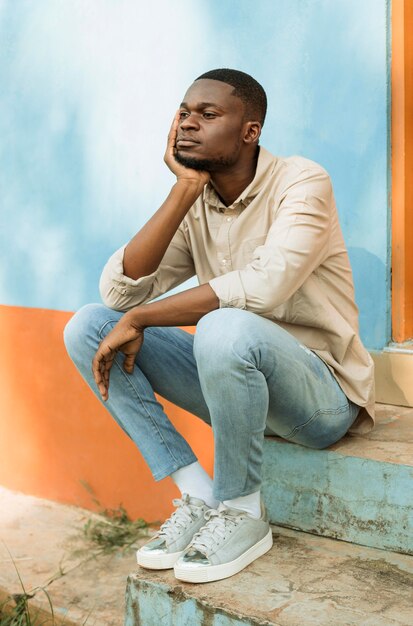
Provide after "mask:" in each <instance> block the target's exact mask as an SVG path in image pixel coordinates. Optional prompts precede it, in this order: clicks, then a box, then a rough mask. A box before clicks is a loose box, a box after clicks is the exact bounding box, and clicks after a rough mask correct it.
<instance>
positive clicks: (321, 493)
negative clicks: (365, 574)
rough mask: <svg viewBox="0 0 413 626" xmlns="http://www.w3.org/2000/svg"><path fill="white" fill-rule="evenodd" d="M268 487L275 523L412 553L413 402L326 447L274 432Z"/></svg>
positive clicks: (382, 411) (267, 450) (268, 450)
mask: <svg viewBox="0 0 413 626" xmlns="http://www.w3.org/2000/svg"><path fill="white" fill-rule="evenodd" d="M263 494H264V499H265V502H266V505H267V510H268V514H269V517H270V520H271V522H272V523H273V524H278V525H280V526H287V527H290V528H295V529H298V530H303V531H306V532H310V533H314V534H317V535H322V536H327V537H332V538H335V539H341V540H344V541H349V542H352V543H357V544H361V545H364V546H370V547H375V548H382V549H386V550H392V551H395V552H402V553H405V554H413V410H412V409H406V408H401V407H388V406H385V405H381V406H379V407H378V420H377V426H376V428H375V429H374V430H373V431H372V432H371V433H369V434H367V435H363V436H354V435H352V436H346V437H344V438H343V439H342V440H341V441H340V442H339V443H337V444H335V445H334V446H331V447H330V448H327V449H325V450H313V449H310V448H306V447H304V446H300V445H296V444H292V443H289V442H286V441H284V440H282V439H279V438H267V439H266V441H265V447H264V465H263Z"/></svg>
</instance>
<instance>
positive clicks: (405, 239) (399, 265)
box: [391, 0, 413, 342]
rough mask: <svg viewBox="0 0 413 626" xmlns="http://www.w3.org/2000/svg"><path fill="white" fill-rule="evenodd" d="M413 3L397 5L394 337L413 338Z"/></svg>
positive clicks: (394, 49)
mask: <svg viewBox="0 0 413 626" xmlns="http://www.w3.org/2000/svg"><path fill="white" fill-rule="evenodd" d="M412 32H413V2H412V0H393V2H392V77H391V80H392V133H391V140H392V336H393V339H394V341H396V342H403V341H406V340H408V339H412V338H413V38H412Z"/></svg>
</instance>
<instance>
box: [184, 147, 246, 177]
mask: <svg viewBox="0 0 413 626" xmlns="http://www.w3.org/2000/svg"><path fill="white" fill-rule="evenodd" d="M175 159H176V160H177V161H178V163H180V164H181V165H183V166H184V167H187V168H189V169H191V170H198V171H201V170H202V171H204V172H222V170H225V169H227V168H228V167H231V166H232V165H234V164H235V163H236V162H237V160H238V150H237V151H234V153H233V154H231V155H229V156H227V157H218V158H217V159H202V158H200V159H197V158H195V157H190V156H188V157H186V156H183V155H182V154H180V153H179V151H178V150H177V151H176V152H175Z"/></svg>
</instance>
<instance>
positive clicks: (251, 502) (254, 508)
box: [223, 491, 261, 519]
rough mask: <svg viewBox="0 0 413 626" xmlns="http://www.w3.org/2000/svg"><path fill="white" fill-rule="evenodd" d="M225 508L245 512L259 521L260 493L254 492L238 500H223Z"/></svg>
mask: <svg viewBox="0 0 413 626" xmlns="http://www.w3.org/2000/svg"><path fill="white" fill-rule="evenodd" d="M223 503H224V504H225V506H228V507H230V508H231V509H239V510H240V511H245V512H246V513H248V515H251V517H255V518H256V519H259V518H260V517H261V492H260V491H256V492H255V493H250V494H248V496H240V497H239V498H233V499H232V500H224V502H223Z"/></svg>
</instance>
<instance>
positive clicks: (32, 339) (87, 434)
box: [0, 306, 213, 521]
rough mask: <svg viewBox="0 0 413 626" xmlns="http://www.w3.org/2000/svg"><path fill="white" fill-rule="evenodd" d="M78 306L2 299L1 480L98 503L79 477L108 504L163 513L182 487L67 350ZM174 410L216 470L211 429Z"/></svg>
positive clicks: (150, 515) (154, 516) (155, 515)
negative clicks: (151, 460)
mask: <svg viewBox="0 0 413 626" xmlns="http://www.w3.org/2000/svg"><path fill="white" fill-rule="evenodd" d="M71 315H72V314H71V313H66V312H61V311H50V310H46V309H29V308H22V307H9V306H0V345H1V346H2V358H1V361H0V368H1V369H0V387H1V388H0V414H1V420H0V484H1V485H3V486H5V487H8V488H10V489H14V490H17V491H22V492H24V493H28V494H32V495H36V496H40V497H43V498H48V499H51V500H55V501H58V502H63V503H69V504H75V505H77V506H82V507H85V508H90V509H96V507H95V505H94V504H93V502H92V500H91V497H90V495H89V494H88V493H87V491H86V490H85V488H84V487H83V486H82V484H81V482H80V480H84V481H87V483H89V484H90V485H91V487H92V488H93V490H94V492H95V494H96V497H97V499H98V500H99V501H100V502H101V504H102V505H103V506H105V507H113V508H116V507H118V506H119V504H121V503H122V504H123V505H124V506H125V508H126V509H127V511H128V512H129V513H130V515H131V516H133V517H143V518H144V519H146V520H148V521H154V520H162V519H163V518H165V517H166V516H167V515H168V514H169V513H170V511H171V510H172V504H171V500H172V498H173V497H176V496H177V495H178V491H177V489H176V487H175V486H174V484H173V483H172V480H171V479H169V478H167V479H165V480H163V481H160V482H158V483H156V482H155V481H154V480H153V478H152V476H151V474H150V472H149V470H148V468H147V467H146V464H145V462H144V460H143V459H142V457H141V455H140V453H139V451H138V450H137V449H136V447H135V446H134V444H133V443H132V442H131V441H130V440H129V438H128V437H127V436H126V435H125V434H124V433H123V431H122V430H121V429H120V428H119V426H118V425H117V424H116V423H115V422H114V420H113V419H112V418H111V416H110V415H109V413H108V412H107V411H106V409H105V408H104V407H103V406H102V405H101V404H100V402H99V401H98V400H97V398H96V397H95V396H94V395H93V393H92V392H91V391H90V390H89V388H88V387H87V385H86V384H85V383H84V382H83V380H82V379H81V377H80V376H79V374H78V373H77V371H76V369H75V367H74V365H73V364H72V362H71V361H70V359H69V357H68V356H67V354H66V351H65V347H64V344H63V340H62V333H63V328H64V326H65V324H66V323H67V321H68V320H69V319H70V317H71ZM163 404H164V406H165V410H166V412H167V414H168V415H169V416H170V418H171V419H172V421H173V422H174V424H175V425H176V427H177V428H178V429H179V430H180V432H182V434H183V435H184V436H185V437H186V439H187V440H188V441H189V443H190V445H191V446H192V447H193V449H194V451H195V454H196V455H197V456H198V458H199V460H200V462H201V463H202V464H203V465H204V467H205V469H206V470H207V471H209V472H210V473H211V472H212V462H213V461H212V456H213V455H212V449H213V442H212V432H211V429H210V428H209V427H208V426H206V425H205V424H204V423H203V422H201V420H199V419H197V418H196V417H194V416H192V415H190V414H188V413H186V412H185V411H183V410H181V409H178V408H177V407H175V406H173V405H171V404H170V403H168V402H163Z"/></svg>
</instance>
